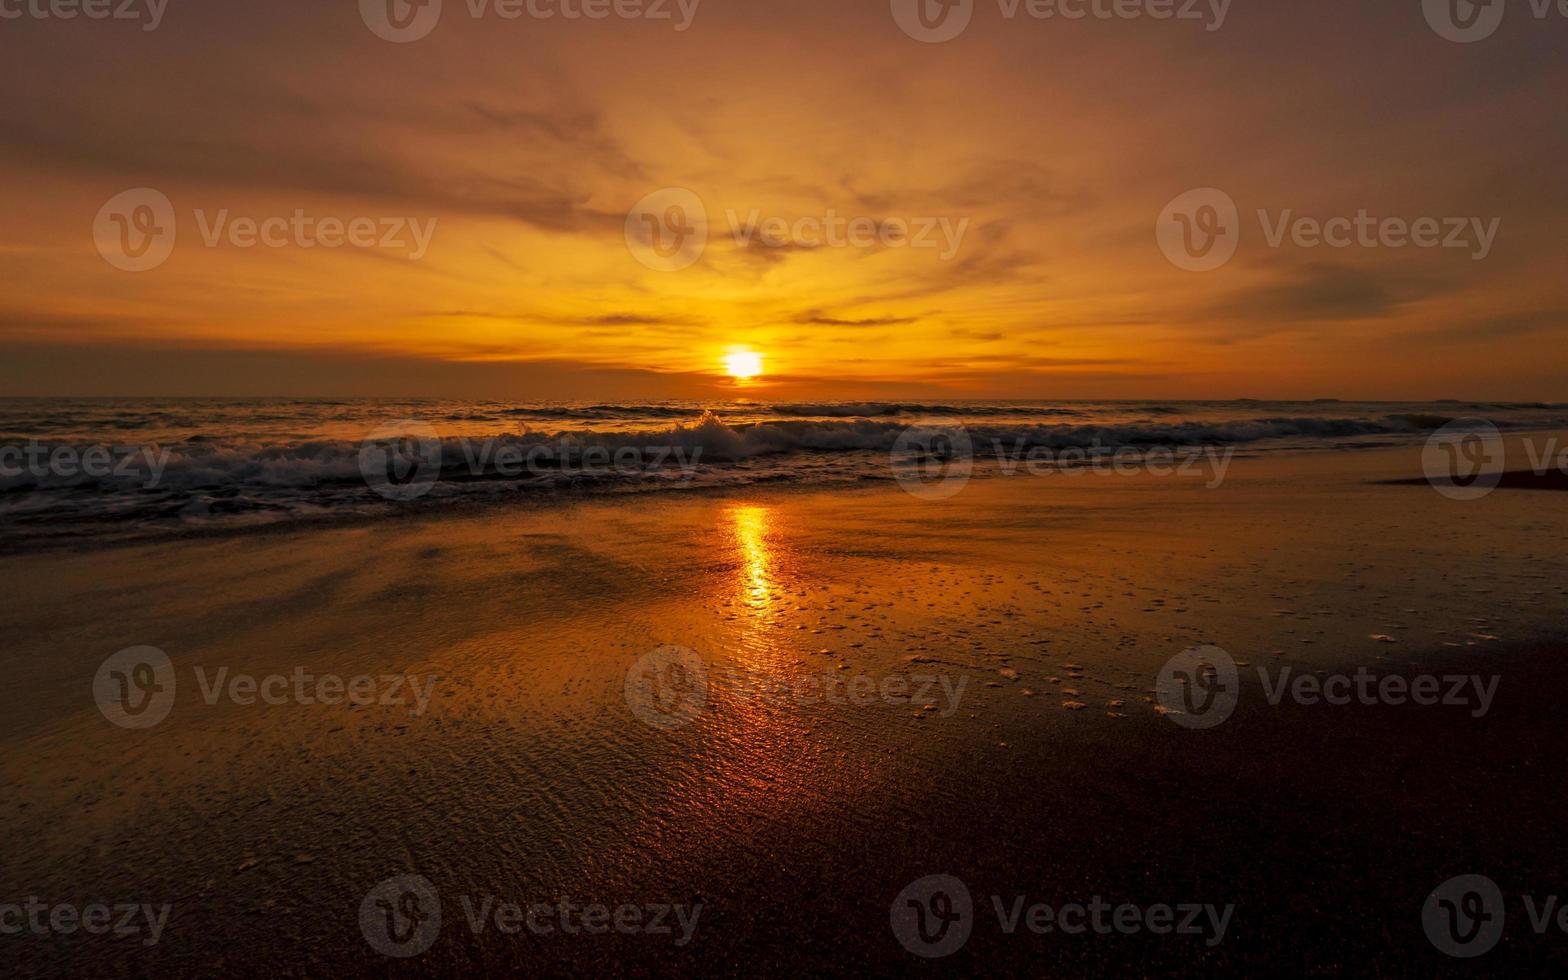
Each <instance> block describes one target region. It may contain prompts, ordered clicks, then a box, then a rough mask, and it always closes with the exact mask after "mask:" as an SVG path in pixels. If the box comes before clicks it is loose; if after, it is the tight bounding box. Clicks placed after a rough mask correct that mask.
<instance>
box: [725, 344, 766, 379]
mask: <svg viewBox="0 0 1568 980" xmlns="http://www.w3.org/2000/svg"><path fill="white" fill-rule="evenodd" d="M724 370H725V371H727V372H729V376H730V377H732V378H734V379H735V380H736V381H750V380H751V379H752V378H755V377H756V376H757V375H759V374H761V373H762V355H761V354H759V353H757V352H756V351H754V350H751V349H749V348H736V349H735V350H732V351H731V352H730V353H728V354H726V355H725V356H724Z"/></svg>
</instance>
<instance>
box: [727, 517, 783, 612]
mask: <svg viewBox="0 0 1568 980" xmlns="http://www.w3.org/2000/svg"><path fill="white" fill-rule="evenodd" d="M728 516H729V519H730V521H731V526H732V528H733V533H734V536H735V543H736V546H737V547H738V548H739V551H740V559H741V569H742V582H741V592H742V596H741V598H742V599H743V600H744V601H745V603H746V605H747V606H749V607H750V608H752V609H754V610H756V611H758V612H766V611H769V610H771V608H772V606H773V601H774V587H775V583H774V569H773V566H774V557H773V552H772V551H771V550H770V548H769V544H768V538H769V532H770V531H771V529H772V521H773V511H772V509H771V508H769V507H768V506H766V505H764V504H737V505H736V506H734V507H731V508H730V509H729V512H728Z"/></svg>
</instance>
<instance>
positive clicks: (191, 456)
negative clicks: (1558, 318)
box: [0, 399, 1568, 544]
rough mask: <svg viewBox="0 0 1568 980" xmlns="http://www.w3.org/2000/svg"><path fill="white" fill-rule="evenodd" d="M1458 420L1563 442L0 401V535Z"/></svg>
mask: <svg viewBox="0 0 1568 980" xmlns="http://www.w3.org/2000/svg"><path fill="white" fill-rule="evenodd" d="M1456 420H1464V422H1463V423H1462V424H1471V423H1472V422H1474V423H1475V424H1479V422H1480V421H1484V422H1490V423H1491V424H1493V425H1495V426H1497V427H1498V428H1499V429H1502V430H1527V429H1550V428H1564V427H1568V406H1565V405H1560V404H1559V405H1554V404H1541V403H1531V404H1500V403H1473V402H1457V401H1442V402H1341V401H1310V402H1278V401H1211V402H1131V401H1128V402H1119V401H1106V402H1070V401H1063V402H1047V401H942V402H935V401H933V402H928V403H914V402H820V403H782V402H780V403H773V402H755V401H744V400H739V401H725V402H696V401H661V402H647V403H640V404H605V403H598V402H529V401H519V402H506V401H478V400H476V401H438V400H398V401H393V400H301V399H5V400H0V533H3V534H4V535H5V536H6V538H7V539H8V540H9V541H11V542H12V543H13V544H21V543H30V542H36V541H39V540H59V539H79V538H83V537H88V538H118V537H123V536H128V535H129V536H139V535H146V534H157V533H161V532H177V531H181V530H189V529H199V528H214V527H219V528H222V527H242V526H247V525H258V524H269V525H270V524H277V523H280V522H290V521H301V520H318V521H322V520H332V519H334V518H347V517H353V518H356V519H365V518H373V517H374V516H376V515H381V514H390V513H396V512H399V511H402V510H405V509H407V508H410V507H426V508H440V507H442V506H453V505H456V504H459V503H463V504H480V503H504V502H505V501H508V500H517V499H519V498H520V497H521V498H527V499H537V500H546V499H551V498H560V497H566V498H574V497H577V496H580V495H584V494H596V493H597V494H603V493H639V492H669V491H678V490H693V489H709V490H712V489H724V488H737V487H747V486H754V485H760V484H784V485H825V484H841V485H855V484H860V483H870V482H878V481H888V480H893V479H896V478H897V477H898V475H899V472H900V467H901V466H906V465H907V464H908V463H909V462H910V457H911V454H915V455H918V454H919V452H921V451H922V449H921V447H924V446H925V442H924V441H922V440H918V439H917V440H916V441H915V444H914V445H913V446H912V445H911V443H910V439H909V433H911V432H912V431H914V432H922V431H939V432H943V433H949V434H958V435H960V437H961V438H962V439H964V440H966V445H965V447H964V451H965V452H966V453H972V456H973V462H974V465H973V475H974V476H975V477H976V478H982V479H983V478H985V477H987V476H989V475H994V473H995V472H997V470H998V466H997V465H995V464H996V462H997V460H998V459H1002V460H1003V461H1004V462H1005V459H1006V458H1007V457H1008V456H1009V455H1010V456H1011V457H1012V458H1013V459H1014V460H1015V461H1016V459H1017V458H1018V456H1020V455H1021V454H1024V453H1031V454H1033V458H1034V459H1036V460H1041V459H1043V460H1044V461H1045V464H1046V465H1059V466H1062V467H1072V466H1075V465H1085V464H1087V463H1089V462H1092V461H1093V460H1095V459H1096V458H1101V457H1105V456H1109V455H1115V456H1116V457H1118V458H1126V457H1127V456H1129V455H1132V456H1133V457H1134V458H1136V457H1137V456H1138V455H1139V454H1151V453H1158V452H1169V451H1172V450H1178V451H1190V450H1194V449H1199V448H1214V449H1225V450H1234V451H1237V452H1245V453H1248V454H1271V453H1288V452H1321V451H1328V450H1354V449H1365V448H1376V447H1383V446H1389V445H1397V444H1401V443H1416V442H1418V441H1420V440H1422V439H1424V438H1426V437H1427V436H1428V435H1429V434H1430V433H1431V432H1433V431H1434V430H1436V429H1438V428H1440V427H1442V426H1444V425H1447V424H1450V423H1453V422H1455V421H1456ZM389 426H390V428H389ZM405 431H407V432H413V433H415V434H416V435H418V436H419V437H421V438H423V439H424V440H426V441H425V442H424V443H423V445H424V446H425V448H426V449H427V452H426V453H425V455H424V456H420V457H417V458H418V459H421V460H423V461H424V462H426V463H433V464H434V465H433V467H431V468H427V470H426V473H425V477H426V479H425V481H424V482H423V483H421V484H420V485H418V486H417V492H413V493H401V494H400V493H396V492H392V493H389V492H386V491H387V487H386V486H384V485H382V486H378V485H377V483H378V479H379V478H378V477H376V476H375V475H374V474H373V473H369V472H368V471H367V456H366V449H367V446H370V445H373V444H375V443H374V442H373V441H367V440H373V436H374V438H380V437H382V436H385V435H386V434H387V433H388V432H396V433H401V432H405ZM381 462H382V461H380V460H377V461H376V462H375V464H374V466H380V465H381ZM1002 468H1003V469H1005V466H1003V467H1002ZM399 489H401V488H399V487H393V490H394V491H396V490H399Z"/></svg>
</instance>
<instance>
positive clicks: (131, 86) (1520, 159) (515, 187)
mask: <svg viewBox="0 0 1568 980" xmlns="http://www.w3.org/2000/svg"><path fill="white" fill-rule="evenodd" d="M671 6H673V4H672V5H671ZM1376 7H1377V8H1378V9H1376V10H1371V9H1369V5H1367V4H1364V3H1356V2H1349V0H1329V2H1322V3H1315V4H1279V3H1273V2H1270V3H1268V4H1264V3H1261V2H1259V0H1253V2H1250V3H1249V2H1247V0H1235V2H1234V3H1233V4H1231V6H1230V8H1229V10H1228V15H1227V17H1226V19H1225V21H1224V22H1223V24H1222V25H1221V26H1220V27H1219V29H1218V30H1212V31H1211V30H1206V29H1205V27H1204V25H1203V24H1201V23H1194V22H1183V21H1180V20H1172V21H1153V20H1148V19H1143V20H1137V21H1132V20H1115V19H1111V20H1096V19H1094V18H1087V19H1084V20H1078V21H1066V20H1061V19H1055V20H1044V21H1040V20H1033V19H1029V18H1027V17H1024V16H1022V15H1020V16H1019V17H1017V18H1015V19H1013V20H1008V19H1007V18H1006V17H1005V16H1004V14H1003V13H1002V8H1001V7H1000V6H999V5H998V3H997V2H996V0H988V2H980V0H976V7H975V9H974V11H973V19H972V21H971V23H970V25H969V26H968V28H967V30H965V32H964V33H963V34H962V35H961V36H960V37H958V38H956V39H954V40H952V41H949V42H946V43H939V44H923V43H919V42H917V41H915V40H912V39H911V38H909V37H906V36H905V35H904V34H903V33H902V32H901V31H900V30H899V28H898V26H897V25H896V24H895V23H894V20H893V18H892V16H891V14H890V11H889V7H888V4H887V2H885V0H883V2H868V3H865V4H850V3H845V2H843V0H838V2H827V0H793V2H790V3H779V4H773V3H761V2H739V0H729V2H720V0H705V2H703V3H701V4H700V5H699V7H698V9H697V10H696V13H695V16H694V17H693V18H692V21H691V23H690V26H689V27H688V29H686V30H684V31H677V30H675V29H674V27H673V26H672V24H671V23H669V22H662V23H660V22H652V21H647V20H623V19H618V18H616V17H613V16H611V17H609V18H607V19H605V20H602V21H588V20H566V19H561V18H556V19H552V20H547V21H544V20H535V19H529V18H523V19H520V20H515V21H514V20H503V19H500V18H497V17H495V16H494V14H493V12H492V13H491V14H490V15H487V16H486V17H484V18H480V19H475V18H473V17H472V16H470V12H469V7H468V5H467V2H466V0H445V9H444V10H443V12H442V14H441V19H440V22H439V26H438V27H437V28H436V29H435V30H434V31H433V32H432V33H431V34H430V35H429V36H428V37H425V38H423V39H421V40H417V41H414V42H411V43H406V44H394V43H390V42H388V41H386V40H383V39H381V38H379V37H377V36H376V35H375V34H374V33H372V31H371V30H370V29H369V28H368V27H367V26H366V23H365V21H364V20H363V19H362V17H361V14H360V11H359V10H358V9H356V4H355V3H354V2H353V0H341V2H338V0H333V2H328V0H314V2H303V0H290V2H273V3H268V4H265V5H260V4H256V5H252V4H232V3H202V4H194V3H192V4H181V3H179V2H177V0H176V2H175V3H173V4H171V5H170V6H169V8H168V9H167V10H166V11H165V12H164V14H163V17H162V21H161V23H160V24H159V25H158V27H157V29H156V30H151V31H146V30H141V29H140V26H139V25H137V24H134V23H120V22H113V21H109V22H88V21H85V20H80V19H77V20H72V21H61V20H35V19H28V18H24V19H21V20H14V21H0V47H3V49H4V51H5V55H6V56H5V57H4V58H3V59H0V80H3V81H4V83H5V91H6V93H7V95H6V97H5V101H4V104H3V105H0V115H3V119H0V128H3V129H4V131H5V133H6V139H5V141H4V144H3V146H0V181H3V184H0V186H3V188H4V189H3V190H0V195H3V197H4V199H5V203H6V206H5V208H4V221H3V223H0V224H3V231H0V255H3V259H4V261H3V262H0V286H3V292H0V384H3V386H4V387H3V389H0V394H236V395H255V394H291V395H309V394H321V395H333V394H340V395H364V394H388V395H420V394H429V395H440V396H452V395H473V396H477V397H504V398H529V397H539V398H569V397H584V398H606V397H616V396H620V397H710V396H713V395H717V394H723V393H733V392H734V391H735V390H736V389H735V388H734V387H733V385H732V384H731V383H730V382H728V381H727V380H724V379H723V378H722V374H723V370H722V367H721V362H722V359H723V358H724V356H725V354H726V352H728V351H730V350H731V349H733V348H735V347H737V346H740V347H748V348H751V349H754V350H756V351H759V352H761V353H762V354H763V355H764V356H765V358H766V371H767V374H766V376H765V378H764V379H763V381H762V383H760V384H754V385H753V386H751V387H749V388H747V389H745V390H744V391H743V392H742V393H744V394H747V395H750V396H753V397H772V396H779V397H797V396H800V395H807V394H809V395H819V396H834V397H847V398H858V397H878V396H888V397H893V396H903V395H911V394H920V393H937V392H941V393H946V394H951V395H954V396H969V397H985V396H998V397H1000V396H1006V397H1039V398H1052V397H1191V398H1222V397H1241V396H1247V397H1315V396H1335V397H1380V398H1420V397H1468V398H1508V399H1562V398H1564V397H1568V396H1565V392H1564V385H1563V381H1564V375H1565V371H1564V365H1565V364H1568V358H1564V356H1563V354H1562V353H1561V352H1562V350H1563V342H1564V338H1565V328H1568V297H1565V296H1564V292H1565V287H1564V282H1565V276H1564V271H1565V261H1564V260H1565V258H1568V246H1565V245H1564V243H1563V239H1564V235H1563V230H1562V229H1563V227H1564V224H1565V222H1564V219H1565V218H1568V201H1565V195H1568V192H1565V190H1564V185H1563V182H1562V173H1561V167H1562V161H1563V160H1564V159H1568V153H1565V150H1568V146H1565V143H1568V127H1565V126H1564V122H1565V116H1568V112H1565V109H1564V102H1563V100H1562V98H1561V93H1562V92H1564V91H1568V86H1565V81H1568V79H1565V77H1564V76H1565V74H1568V63H1565V62H1564V60H1563V58H1562V57H1561V52H1562V51H1563V50H1565V47H1564V44H1565V42H1568V20H1565V19H1562V18H1557V19H1555V20H1546V21H1536V20H1534V19H1533V18H1531V17H1529V16H1528V14H1520V15H1518V16H1512V15H1511V19H1510V20H1508V21H1506V22H1505V23H1504V24H1503V26H1502V28H1501V29H1500V30H1499V31H1498V33H1497V34H1496V35H1495V36H1494V37H1492V38H1490V39H1488V40H1485V41H1482V42H1478V43H1474V44H1455V43H1451V42H1449V41H1447V40H1444V39H1442V38H1440V37H1438V36H1437V35H1436V34H1435V33H1434V32H1433V31H1432V30H1431V29H1429V27H1428V25H1427V22H1426V21H1425V20H1424V19H1423V15H1422V8H1421V4H1420V3H1419V2H1394V3H1389V4H1379V5H1376ZM139 187H148V188H154V189H156V190H157V191H159V192H161V193H162V194H163V195H165V196H166V197H167V198H168V200H169V202H170V203H171V205H172V207H173V210H174V215H175V218H176V221H177V225H178V237H177V241H176V244H175V246H174V248H173V250H172V252H171V253H170V254H169V256H168V258H167V261H164V262H163V263H162V264H160V265H158V266H157V267H156V268H153V269H150V270H149V271H143V272H127V271H122V270H120V269H117V268H114V267H113V266H111V264H110V263H109V262H107V261H106V260H105V258H104V257H103V256H102V255H101V254H100V252H99V250H98V248H97V247H96V246H95V241H94V222H95V217H96V216H98V215H99V212H100V209H101V208H102V207H103V206H104V205H105V203H106V202H108V201H109V200H110V199H111V198H113V197H114V196H115V195H117V194H119V193H121V192H122V191H125V190H127V189H130V188H139ZM671 187H675V188H684V189H686V190H687V191H689V192H690V193H691V194H692V195H694V196H695V199H697V200H699V201H701V204H702V208H703V210H704V211H705V212H706V222H705V224H704V228H705V230H706V234H707V242H706V246H705V248H704V249H703V250H702V251H701V253H700V255H697V256H695V257H694V258H695V261H694V262H693V263H692V264H691V265H689V266H688V267H686V268H682V269H678V270H674V271H666V270H661V269H657V268H648V267H647V266H645V265H644V264H643V263H642V262H640V261H638V256H637V255H636V254H634V252H635V248H636V243H635V242H634V245H633V247H630V248H629V247H628V241H627V236H626V226H627V215H628V212H629V210H630V209H632V208H633V206H634V205H635V204H636V203H637V202H638V201H640V200H642V199H644V198H645V197H646V196H647V195H649V194H650V193H653V192H656V191H659V190H660V189H663V188H671ZM1201 187H1215V188H1220V189H1223V190H1224V191H1226V192H1227V193H1228V194H1229V195H1230V196H1231V197H1232V198H1233V199H1234V200H1235V202H1236V204H1237V206H1238V208H1239V210H1240V225H1241V229H1240V241H1239V244H1238V247H1237V251H1236V254H1235V257H1234V259H1232V260H1231V261H1230V262H1229V263H1228V264H1226V265H1224V266H1223V267H1221V268H1219V269H1217V270H1215V271H1211V272H1191V271H1186V270H1184V269H1181V268H1177V267H1176V266H1175V265H1173V264H1172V263H1171V262H1170V261H1167V259H1166V257H1165V256H1164V255H1163V254H1162V252H1161V250H1160V247H1159V245H1158V243H1157V241H1156V237H1155V222H1156V219H1157V218H1158V217H1159V216H1160V214H1161V211H1162V209H1163V208H1165V206H1166V204H1167V203H1168V202H1170V201H1171V200H1172V199H1173V198H1175V197H1177V196H1178V195H1180V194H1182V193H1183V192H1185V191H1188V190H1189V189H1192V188H1201ZM1259 209H1263V210H1265V211H1266V212H1268V215H1269V218H1268V220H1269V221H1273V220H1276V218H1277V216H1278V215H1279V214H1280V213H1282V212H1284V211H1286V210H1287V209H1288V210H1289V211H1290V212H1291V214H1292V215H1294V216H1307V217H1312V218H1316V219H1328V218H1333V217H1336V216H1354V215H1356V214H1357V213H1358V212H1359V211H1362V210H1365V211H1366V212H1368V213H1369V214H1370V215H1372V216H1374V217H1378V218H1385V217H1387V218H1398V219H1404V220H1410V219H1415V218H1420V217H1433V218H1438V219H1444V218H1451V217H1453V218H1470V217H1475V218H1478V219H1481V221H1482V222H1483V223H1493V222H1495V227H1496V234H1495V241H1493V242H1492V244H1491V247H1490V249H1489V251H1488V252H1487V253H1486V255H1485V257H1484V258H1482V259H1480V260H1477V259H1476V258H1474V250H1473V249H1471V250H1467V249H1445V248H1430V249H1421V248H1414V247H1375V248H1374V247H1365V246H1362V245H1351V246H1349V247H1345V248H1335V247H1332V246H1327V245H1319V246H1317V247H1304V246H1302V245H1300V244H1292V243H1290V242H1288V241H1287V242H1285V243H1284V244H1282V245H1281V246H1279V247H1273V246H1271V245H1270V243H1269V242H1268V240H1267V235H1266V231H1265V227H1264V225H1265V222H1264V221H1260V219H1259V218H1258V217H1257V216H1256V212H1257V211H1258V210H1259ZM297 212H302V213H303V214H304V215H305V216H306V217H308V218H311V219H324V218H335V219H341V220H345V221H346V220H349V219H353V218H372V219H376V220H377V221H381V220H384V219H385V220H397V219H404V218H409V219H415V220H417V221H419V222H421V223H424V224H425V225H426V226H427V227H428V226H429V224H428V223H429V222H432V221H433V222H435V224H434V226H433V228H434V230H433V232H432V233H431V237H430V240H429V243H428V248H427V249H426V250H424V251H423V253H422V254H420V255H418V256H417V257H414V256H412V255H411V251H412V250H411V248H409V247H407V246H406V245H404V246H403V247H380V246H379V244H378V245H375V246H371V247H336V248H325V247H320V246H319V245H318V246H317V247H314V248H307V247H304V246H303V244H302V243H301V242H300V241H299V240H298V239H297V238H296V237H290V238H289V239H288V240H287V241H286V242H285V243H284V244H282V245H280V246H279V247H267V246H255V247H241V245H240V244H237V243H236V242H235V241H234V240H232V239H230V238H228V237H226V236H220V237H219V239H218V240H217V241H216V243H215V244H213V245H210V246H209V244H208V243H207V242H206V241H205V240H204V231H207V230H208V229H207V227H206V226H207V225H210V224H211V223H212V222H213V221H214V220H215V219H216V216H218V215H220V214H223V215H227V216H228V217H229V218H230V219H233V218H246V217H250V218H255V219H266V218H270V217H279V216H281V217H285V218H287V217H291V216H293V215H295V214H296V213H297ZM731 213H733V214H734V215H735V216H736V219H737V220H739V221H740V222H741V223H742V224H744V222H745V221H746V220H747V216H748V215H753V214H754V215H756V216H757V217H758V218H764V219H765V218H782V219H784V220H785V222H788V223H795V222H797V221H798V220H799V219H801V218H817V219H821V218H824V217H825V216H827V215H828V214H830V213H832V214H836V215H839V216H843V217H845V218H846V219H848V218H861V219H869V221H870V222H876V223H881V222H886V221H889V220H903V221H910V222H913V223H914V226H915V227H918V226H921V225H923V224H927V223H931V224H933V225H934V226H935V227H945V228H947V229H949V230H950V231H954V230H957V229H959V228H962V229H963V234H962V236H961V237H960V238H958V239H957V240H956V241H955V242H952V243H951V244H953V245H956V247H953V248H951V249H949V248H947V247H946V245H944V246H943V247H938V248H923V247H922V248H915V247H909V245H907V244H905V243H904V242H901V241H898V240H897V236H892V237H891V238H889V239H888V240H884V241H881V242H876V243H871V244H865V243H861V244H853V243H851V244H843V245H829V246H827V247H814V246H820V244H821V243H820V242H816V241H801V240H794V239H792V240H790V241H788V242H785V243H782V247H780V244H781V243H774V244H772V245H770V244H767V243H764V242H762V241H760V240H758V239H756V238H753V240H752V241H751V242H749V243H748V242H745V241H738V240H737V238H736V235H735V231H734V227H733V225H734V221H732V219H731V217H730V215H731ZM634 217H635V216H634ZM941 222H946V224H945V225H942V224H940V223H941ZM936 238H937V239H939V240H940V239H941V235H940V234H938V235H937V236H936ZM949 252H950V253H951V254H949Z"/></svg>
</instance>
